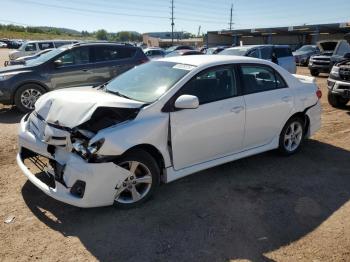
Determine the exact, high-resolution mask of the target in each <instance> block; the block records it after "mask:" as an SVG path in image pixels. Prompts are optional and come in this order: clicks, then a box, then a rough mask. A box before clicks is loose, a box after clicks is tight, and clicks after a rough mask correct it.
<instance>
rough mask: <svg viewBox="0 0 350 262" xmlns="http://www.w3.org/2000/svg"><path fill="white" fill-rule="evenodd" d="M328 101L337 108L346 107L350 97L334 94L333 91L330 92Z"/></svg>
mask: <svg viewBox="0 0 350 262" xmlns="http://www.w3.org/2000/svg"><path fill="white" fill-rule="evenodd" d="M327 97H328V103H329V104H330V105H331V106H333V107H335V108H344V107H345V106H346V104H347V103H348V102H349V99H347V98H343V97H341V96H340V95H335V94H332V92H328V96H327Z"/></svg>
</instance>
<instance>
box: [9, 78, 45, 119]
mask: <svg viewBox="0 0 350 262" xmlns="http://www.w3.org/2000/svg"><path fill="white" fill-rule="evenodd" d="M44 93H45V89H44V88H42V87H41V86H39V85H36V84H26V85H23V86H21V87H20V88H18V90H17V91H16V93H15V105H16V107H17V108H18V110H19V111H21V112H23V113H27V112H30V111H32V110H33V109H34V104H35V102H36V101H37V100H38V98H39V97H40V96H41V95H42V94H44Z"/></svg>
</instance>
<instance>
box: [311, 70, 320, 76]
mask: <svg viewBox="0 0 350 262" xmlns="http://www.w3.org/2000/svg"><path fill="white" fill-rule="evenodd" d="M310 74H311V75H312V76H318V75H319V74H320V72H318V70H316V69H311V70H310Z"/></svg>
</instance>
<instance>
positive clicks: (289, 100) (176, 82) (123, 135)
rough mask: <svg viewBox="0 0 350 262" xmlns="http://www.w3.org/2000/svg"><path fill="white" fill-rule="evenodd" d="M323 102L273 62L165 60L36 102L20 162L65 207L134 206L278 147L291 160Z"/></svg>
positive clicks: (307, 83) (24, 129)
mask: <svg viewBox="0 0 350 262" xmlns="http://www.w3.org/2000/svg"><path fill="white" fill-rule="evenodd" d="M320 97H321V92H320V91H319V90H318V88H317V86H316V84H315V81H314V79H313V78H311V77H304V76H298V75H291V74H290V73H288V72H287V71H286V70H284V69H282V68H281V67H279V66H278V65H275V64H273V63H271V62H269V61H264V60H259V59H254V58H247V57H234V56H233V57H231V56H220V55H217V56H206V55H202V56H183V57H172V58H166V59H161V60H157V61H152V62H149V63H146V64H143V65H140V66H137V67H135V68H134V69H132V70H130V71H128V72H126V73H124V74H122V75H120V76H118V77H117V78H115V79H114V80H112V81H111V82H109V83H108V84H106V85H102V86H100V87H96V88H92V87H79V88H70V89H63V90H57V91H53V92H49V93H47V94H46V95H43V96H42V97H40V99H39V100H38V101H37V103H36V105H35V111H34V112H32V113H31V114H29V115H26V116H25V117H24V118H23V119H22V120H21V124H20V131H19V148H20V151H19V153H18V155H17V162H18V165H19V167H20V168H21V170H22V171H23V172H24V174H25V175H26V176H27V177H28V179H29V180H30V181H31V182H32V183H33V184H34V185H35V186H37V187H38V188H40V189H41V190H42V191H43V192H44V193H46V194H47V195H49V196H51V197H53V198H55V199H57V200H60V201H62V202H65V203H68V204H71V205H75V206H79V207H96V206H106V205H112V204H116V205H119V206H134V205H136V204H140V203H142V202H144V201H145V200H147V199H148V198H149V197H150V196H151V194H152V193H153V192H154V191H155V189H156V188H157V187H158V185H159V184H160V183H161V182H164V183H168V182H171V181H174V180H176V179H179V178H181V177H184V176H187V175H189V174H192V173H195V172H198V171H200V170H203V169H207V168H210V167H213V166H217V165H220V164H223V163H226V162H230V161H233V160H236V159H239V158H243V157H247V156H251V155H255V154H258V153H261V152H264V151H268V150H272V149H279V151H280V152H281V153H282V154H283V155H291V154H294V153H295V152H297V151H298V150H299V149H300V147H301V145H302V142H303V140H304V138H306V137H309V136H311V135H312V134H313V133H315V132H316V131H317V130H318V129H319V128H320V115H321V107H320V102H319V99H320ZM29 161H31V162H33V163H34V164H35V165H37V166H38V168H39V169H38V173H39V171H41V172H44V173H46V176H47V177H48V178H49V179H48V181H47V179H46V180H44V179H42V178H41V176H36V174H35V172H32V169H31V170H29V168H28V165H29Z"/></svg>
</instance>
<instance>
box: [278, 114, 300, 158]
mask: <svg viewBox="0 0 350 262" xmlns="http://www.w3.org/2000/svg"><path fill="white" fill-rule="evenodd" d="M304 133H305V132H304V121H303V120H302V119H301V118H299V117H293V118H291V119H290V120H288V122H287V123H286V124H285V126H284V127H283V129H282V132H281V134H280V140H279V151H280V152H281V153H282V154H283V155H287V156H288V155H292V154H294V153H296V152H297V151H299V149H300V147H301V144H302V142H303V140H304Z"/></svg>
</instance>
